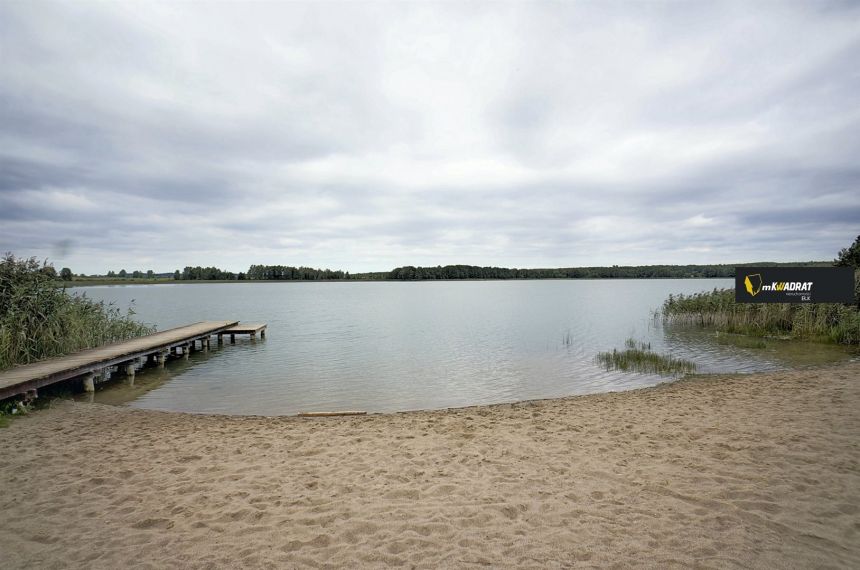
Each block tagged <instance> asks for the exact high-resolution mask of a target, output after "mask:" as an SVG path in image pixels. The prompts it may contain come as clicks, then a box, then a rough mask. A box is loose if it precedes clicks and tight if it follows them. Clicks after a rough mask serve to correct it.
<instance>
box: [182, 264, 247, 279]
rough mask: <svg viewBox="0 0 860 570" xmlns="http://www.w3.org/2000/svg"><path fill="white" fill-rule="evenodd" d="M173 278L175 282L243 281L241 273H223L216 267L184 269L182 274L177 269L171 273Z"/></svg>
mask: <svg viewBox="0 0 860 570" xmlns="http://www.w3.org/2000/svg"><path fill="white" fill-rule="evenodd" d="M173 278H174V279H175V280H177V281H244V280H245V274H244V273H242V272H241V271H240V272H239V273H233V272H232V271H223V270H221V269H218V268H217V267H200V266H199V265H198V266H197V267H186V268H185V269H183V270H182V273H180V272H179V270H178V269H177V270H176V271H175V272H174V273H173Z"/></svg>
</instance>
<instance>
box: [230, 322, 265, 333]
mask: <svg viewBox="0 0 860 570" xmlns="http://www.w3.org/2000/svg"><path fill="white" fill-rule="evenodd" d="M265 329H266V323H239V324H238V325H234V326H232V327H230V328H228V329H225V330H224V331H222V334H250V333H258V332H260V331H262V330H265Z"/></svg>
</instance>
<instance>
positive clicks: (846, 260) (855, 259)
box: [834, 236, 860, 268]
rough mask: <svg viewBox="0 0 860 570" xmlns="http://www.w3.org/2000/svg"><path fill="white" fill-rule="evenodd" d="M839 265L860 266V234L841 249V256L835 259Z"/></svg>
mask: <svg viewBox="0 0 860 570" xmlns="http://www.w3.org/2000/svg"><path fill="white" fill-rule="evenodd" d="M834 263H835V264H836V265H838V266H839V267H854V268H858V267H860V236H857V239H855V240H854V243H853V244H851V245H850V246H849V247H843V248H842V249H840V250H839V257H837V258H836V259H835V260H834Z"/></svg>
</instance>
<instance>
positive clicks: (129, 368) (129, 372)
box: [125, 362, 135, 386]
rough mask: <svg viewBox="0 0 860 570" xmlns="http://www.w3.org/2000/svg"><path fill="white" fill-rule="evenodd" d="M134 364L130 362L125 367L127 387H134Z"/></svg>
mask: <svg viewBox="0 0 860 570" xmlns="http://www.w3.org/2000/svg"><path fill="white" fill-rule="evenodd" d="M134 374H135V369H134V363H133V362H131V363H129V364H126V365H125V383H126V384H128V385H129V386H134Z"/></svg>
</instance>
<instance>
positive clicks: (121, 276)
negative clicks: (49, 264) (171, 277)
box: [63, 269, 155, 279]
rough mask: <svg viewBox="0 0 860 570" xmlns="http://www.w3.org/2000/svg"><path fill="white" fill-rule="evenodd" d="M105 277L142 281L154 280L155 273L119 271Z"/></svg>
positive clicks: (151, 271) (150, 270)
mask: <svg viewBox="0 0 860 570" xmlns="http://www.w3.org/2000/svg"><path fill="white" fill-rule="evenodd" d="M63 271H65V269H63ZM107 277H109V278H110V279H127V278H129V277H131V278H133V279H143V278H144V277H145V278H147V279H155V272H154V271H153V270H152V269H149V270H147V271H146V272H143V271H139V270H134V271H132V272H131V273H129V272H128V271H126V270H125V269H120V270H119V273H117V272H116V271H108V272H107Z"/></svg>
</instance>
